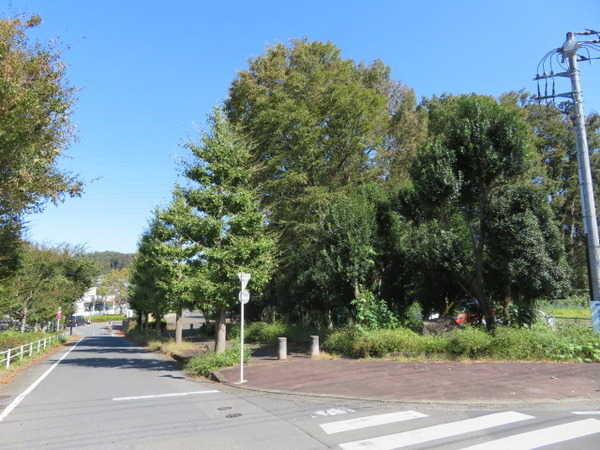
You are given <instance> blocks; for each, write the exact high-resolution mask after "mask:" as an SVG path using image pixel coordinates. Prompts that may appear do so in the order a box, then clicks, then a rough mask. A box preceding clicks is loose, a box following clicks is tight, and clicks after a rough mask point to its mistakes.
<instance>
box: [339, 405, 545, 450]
mask: <svg viewBox="0 0 600 450" xmlns="http://www.w3.org/2000/svg"><path fill="white" fill-rule="evenodd" d="M533 418H534V417H533V416H528V415H527V414H521V413H518V412H513V411H507V412H501V413H496V414H488V415H485V416H481V417H476V418H473V419H466V420H461V421H458V422H451V423H445V424H442V425H434V426H431V427H426V428H420V429H417V430H411V431H405V432H402V433H396V434H390V435H387V436H380V437H376V438H372V439H365V440H360V441H353V442H347V443H344V444H340V447H341V448H343V449H347V450H349V449H362V448H365V447H367V448H370V449H381V450H383V449H390V450H391V449H394V448H401V447H406V446H408V445H415V444H422V443H424V442H429V441H434V440H437V439H443V438H447V437H452V436H458V435H460V434H464V433H470V432H473V431H479V430H484V429H487V428H493V427H499V426H502V425H508V424H510V423H515V422H520V421H523V420H529V419H533Z"/></svg>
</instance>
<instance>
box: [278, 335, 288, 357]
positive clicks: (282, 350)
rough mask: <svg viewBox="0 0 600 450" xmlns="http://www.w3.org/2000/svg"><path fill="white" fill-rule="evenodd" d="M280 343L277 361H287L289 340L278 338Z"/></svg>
mask: <svg viewBox="0 0 600 450" xmlns="http://www.w3.org/2000/svg"><path fill="white" fill-rule="evenodd" d="M277 340H278V341H279V351H278V353H277V359H287V338H284V337H280V338H277Z"/></svg>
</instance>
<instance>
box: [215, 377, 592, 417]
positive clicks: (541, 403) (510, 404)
mask: <svg viewBox="0 0 600 450" xmlns="http://www.w3.org/2000/svg"><path fill="white" fill-rule="evenodd" d="M210 379H211V380H212V381H213V382H216V383H219V384H222V385H225V386H228V387H231V388H235V389H239V390H244V391H251V392H259V393H265V394H273V395H287V396H296V397H309V398H319V399H332V400H349V401H363V402H373V403H389V404H397V403H402V404H405V405H418V406H423V405H429V406H464V407H473V408H486V409H506V408H511V409H516V408H519V409H522V408H535V407H560V406H565V407H570V406H573V405H591V406H592V407H593V408H598V402H597V401H596V400H591V399H588V398H571V399H561V400H556V399H540V400H530V401H527V402H523V401H514V400H488V401H485V402H481V401H477V400H434V399H423V400H402V399H382V398H375V397H359V396H347V395H338V394H319V393H310V392H293V391H281V390H277V389H267V388H261V387H256V386H251V385H244V384H239V383H235V382H231V381H228V380H227V379H225V377H224V376H223V375H222V374H221V373H220V372H219V371H218V370H217V371H215V372H212V373H211V376H210Z"/></svg>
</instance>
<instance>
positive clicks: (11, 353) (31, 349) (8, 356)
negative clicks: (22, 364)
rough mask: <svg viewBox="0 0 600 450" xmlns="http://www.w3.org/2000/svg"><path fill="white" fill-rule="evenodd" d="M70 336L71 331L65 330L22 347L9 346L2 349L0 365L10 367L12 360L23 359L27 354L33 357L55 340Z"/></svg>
mask: <svg viewBox="0 0 600 450" xmlns="http://www.w3.org/2000/svg"><path fill="white" fill-rule="evenodd" d="M68 336H69V333H68V332H67V331H65V332H64V333H60V334H55V335H54V336H49V337H47V338H44V339H40V340H39V341H35V342H30V343H29V344H23V345H21V346H20V347H15V348H9V349H8V350H4V351H1V352H0V367H2V364H4V368H6V369H8V368H9V367H10V364H11V361H12V362H14V361H22V360H23V358H25V356H26V355H27V356H28V357H31V356H33V354H34V353H40V352H41V351H42V350H45V349H46V348H47V347H48V346H49V344H50V343H51V342H52V341H53V340H55V339H60V338H62V339H67V337H68Z"/></svg>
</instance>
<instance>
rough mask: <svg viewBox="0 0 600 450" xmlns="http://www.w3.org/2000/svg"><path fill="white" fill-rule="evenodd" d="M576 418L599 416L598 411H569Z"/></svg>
mask: <svg viewBox="0 0 600 450" xmlns="http://www.w3.org/2000/svg"><path fill="white" fill-rule="evenodd" d="M571 412H572V413H573V414H577V415H578V416H600V411H571Z"/></svg>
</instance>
